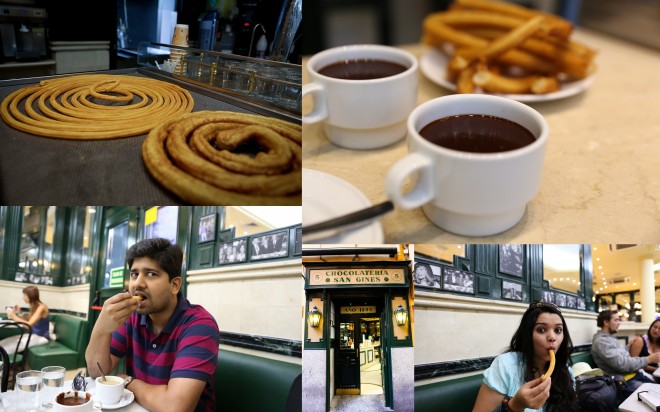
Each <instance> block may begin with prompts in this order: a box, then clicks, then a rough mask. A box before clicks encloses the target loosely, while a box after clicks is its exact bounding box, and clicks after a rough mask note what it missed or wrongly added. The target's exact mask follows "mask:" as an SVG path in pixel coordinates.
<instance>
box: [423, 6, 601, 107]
mask: <svg viewBox="0 0 660 412" xmlns="http://www.w3.org/2000/svg"><path fill="white" fill-rule="evenodd" d="M422 42H423V43H424V44H425V45H427V46H429V50H428V51H427V52H426V53H424V55H423V56H422V58H421V61H420V70H421V71H422V73H424V74H425V75H426V77H428V78H429V79H430V80H431V81H433V82H435V83H437V84H439V85H441V86H443V87H445V88H447V89H449V90H451V91H454V92H456V93H490V94H498V95H503V96H507V97H510V98H512V99H515V100H518V101H521V102H535V101H547V100H555V99H561V98H564V97H568V96H572V95H575V94H578V93H580V92H583V91H585V90H587V89H588V88H589V86H590V85H591V84H592V82H593V80H594V73H595V70H596V64H595V57H596V55H597V51H596V50H594V49H592V48H591V47H589V46H587V45H585V44H582V43H581V42H579V41H576V40H575V39H574V38H573V24H572V23H571V22H570V21H568V20H566V19H563V18H562V17H559V16H557V15H554V14H548V13H543V12H539V11H536V10H533V9H528V8H525V7H522V6H519V5H516V4H514V3H508V2H504V1H496V0H454V2H453V3H452V4H451V6H450V7H449V8H448V10H446V11H440V12H434V13H431V14H429V15H427V16H426V18H425V19H424V22H423V36H422Z"/></svg>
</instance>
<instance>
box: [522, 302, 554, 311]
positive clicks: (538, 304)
mask: <svg viewBox="0 0 660 412" xmlns="http://www.w3.org/2000/svg"><path fill="white" fill-rule="evenodd" d="M537 308H552V309H555V310H556V311H558V312H561V309H559V307H558V306H557V305H555V304H554V303H550V302H543V301H542V300H540V301H538V302H534V303H531V304H530V305H529V308H528V309H537Z"/></svg>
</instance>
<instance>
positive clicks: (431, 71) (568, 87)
mask: <svg viewBox="0 0 660 412" xmlns="http://www.w3.org/2000/svg"><path fill="white" fill-rule="evenodd" d="M448 61H449V57H448V56H447V55H446V54H445V53H444V52H442V51H440V50H436V49H429V50H427V51H426V52H425V53H424V54H423V55H422V57H421V58H420V61H419V68H420V70H421V71H422V73H424V75H425V76H426V77H427V78H428V79H429V80H431V81H432V82H434V83H436V84H437V85H439V86H442V87H444V88H445V89H447V90H450V91H452V92H456V84H455V83H454V82H452V81H451V80H449V79H448V78H447V62H448ZM593 81H594V76H593V75H590V76H588V77H586V78H584V79H580V80H573V81H562V82H560V83H559V89H558V90H557V91H555V92H550V93H545V94H533V93H530V94H516V93H492V94H496V95H500V96H505V97H509V98H511V99H513V100H517V101H519V102H523V103H531V102H545V101H550V100H558V99H563V98H565V97H569V96H574V95H576V94H579V93H582V92H583V91H585V90H587V89H588V88H589V86H591V83H593ZM475 91H480V90H479V89H478V88H475Z"/></svg>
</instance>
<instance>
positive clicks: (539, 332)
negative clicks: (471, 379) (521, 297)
mask: <svg viewBox="0 0 660 412" xmlns="http://www.w3.org/2000/svg"><path fill="white" fill-rule="evenodd" d="M572 351H573V343H572V342H571V336H570V334H569V333H568V329H567V328H566V321H565V320H564V317H563V316H562V314H561V311H560V310H559V308H557V306H555V305H554V304H552V303H547V302H535V303H532V304H531V305H530V306H529V308H528V309H527V311H526V312H525V314H524V315H523V317H522V320H521V321H520V325H519V326H518V329H517V330H516V332H515V334H514V335H513V337H512V338H511V344H510V346H509V348H508V349H507V350H506V352H505V353H503V354H501V355H499V356H497V357H496V358H495V360H494V361H493V363H492V364H491V365H490V367H489V368H488V369H487V370H486V371H485V372H484V381H483V383H482V384H481V389H479V394H478V396H477V401H476V402H475V404H474V412H492V411H501V412H507V411H513V412H522V411H525V412H530V411H544V412H554V411H557V412H558V411H561V412H573V411H578V403H577V395H576V392H575V378H574V375H573V370H572V369H571V367H570V366H569V359H570V354H571V352H572Z"/></svg>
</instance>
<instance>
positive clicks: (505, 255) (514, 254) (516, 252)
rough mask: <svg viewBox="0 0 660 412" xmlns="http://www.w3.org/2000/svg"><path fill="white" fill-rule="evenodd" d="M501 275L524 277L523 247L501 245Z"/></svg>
mask: <svg viewBox="0 0 660 412" xmlns="http://www.w3.org/2000/svg"><path fill="white" fill-rule="evenodd" d="M499 258H500V273H506V274H507V275H513V276H518V277H520V278H521V277H523V245H500V248H499Z"/></svg>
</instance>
